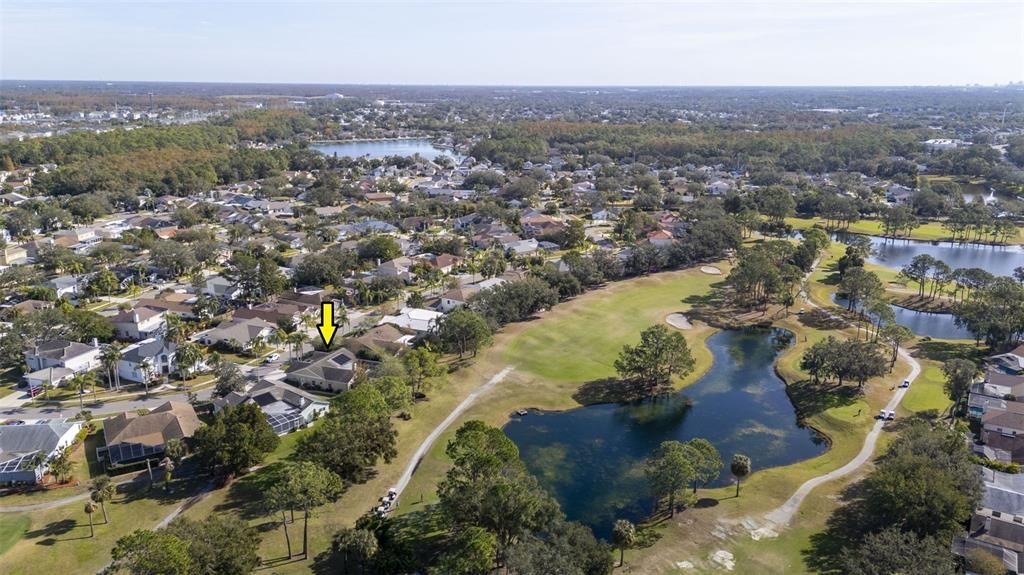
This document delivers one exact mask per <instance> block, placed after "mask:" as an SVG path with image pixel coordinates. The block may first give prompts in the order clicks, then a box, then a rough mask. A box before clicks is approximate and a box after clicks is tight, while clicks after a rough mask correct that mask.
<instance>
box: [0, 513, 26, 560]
mask: <svg viewBox="0 0 1024 575" xmlns="http://www.w3.org/2000/svg"><path fill="white" fill-rule="evenodd" d="M31 524H32V520H31V519H29V518H28V515H5V516H4V520H3V521H0V555H3V554H4V552H5V551H7V550H8V549H10V548H11V547H13V546H14V544H15V543H17V542H18V540H19V539H21V538H22V537H24V536H25V532H26V531H28V527H29V525H31Z"/></svg>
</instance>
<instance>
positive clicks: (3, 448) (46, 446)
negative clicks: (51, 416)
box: [0, 421, 82, 485]
mask: <svg viewBox="0 0 1024 575" xmlns="http://www.w3.org/2000/svg"><path fill="white" fill-rule="evenodd" d="M81 429H82V424H81V423H64V422H57V421H52V422H46V423H36V424H29V425H0V485H3V484H11V483H39V482H40V481H42V479H43V476H44V475H45V474H46V472H47V471H48V469H49V466H48V465H47V464H46V463H44V464H43V465H41V466H38V467H37V466H36V465H35V460H36V459H37V458H40V457H41V458H42V459H43V461H47V462H48V461H49V459H50V458H51V457H53V456H54V455H56V454H57V453H59V452H60V451H61V450H63V449H64V448H66V447H68V446H70V445H72V444H73V443H74V442H75V437H76V436H77V435H78V432H79V431H80V430H81Z"/></svg>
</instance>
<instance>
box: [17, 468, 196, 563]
mask: <svg viewBox="0 0 1024 575" xmlns="http://www.w3.org/2000/svg"><path fill="white" fill-rule="evenodd" d="M204 484H205V480H191V481H178V482H175V484H174V485H173V486H172V488H171V491H170V492H169V493H165V492H164V491H163V489H162V488H159V487H158V488H154V489H152V490H150V489H148V488H147V487H146V486H145V485H144V484H132V485H131V486H128V487H126V488H122V489H121V491H120V492H119V493H118V494H117V496H116V497H115V498H114V500H113V501H112V502H110V503H108V504H107V514H108V515H109V517H110V523H109V524H107V525H104V524H103V514H102V512H97V513H95V514H94V515H93V521H94V522H95V524H96V525H95V531H96V536H95V537H94V538H90V537H89V518H88V515H86V514H85V512H84V511H83V508H84V503H83V502H76V503H73V504H70V505H65V506H63V507H58V508H56V509H48V510H45V511H36V512H32V513H28V514H25V517H27V518H28V519H30V520H31V525H30V526H29V528H28V530H27V531H25V532H24V533H22V536H21V538H20V539H19V540H18V541H17V542H15V543H14V545H12V546H11V547H10V549H8V550H7V551H6V552H5V553H4V555H3V558H2V564H3V569H2V570H3V573H4V574H5V575H34V574H38V573H69V574H70V573H95V572H97V571H99V570H100V569H101V568H103V566H105V565H106V564H107V563H108V562H109V561H110V550H111V549H112V548H113V547H114V543H115V542H116V541H117V539H118V538H120V537H122V536H124V535H127V534H128V533H131V532H132V531H134V530H136V529H149V528H152V527H153V526H155V525H156V524H157V523H159V522H160V520H161V519H163V518H164V517H165V516H166V515H167V514H169V513H171V512H172V511H173V510H174V509H175V507H177V506H178V505H180V504H181V503H182V501H184V500H185V499H186V498H187V497H189V496H191V495H193V494H194V493H196V492H197V491H198V489H199V488H200V487H201V486H202V485H204ZM7 517H8V516H6V515H5V516H3V519H4V521H3V522H2V523H4V524H5V528H6V522H7ZM0 533H2V530H0ZM0 538H2V535H0Z"/></svg>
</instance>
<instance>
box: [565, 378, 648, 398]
mask: <svg viewBox="0 0 1024 575" xmlns="http://www.w3.org/2000/svg"><path fill="white" fill-rule="evenodd" d="M646 396H647V388H646V387H645V386H643V385H641V384H639V383H636V382H631V381H629V380H622V379H617V378H614V377H608V378H605V379H596V380H594V381H588V382H586V383H584V384H583V385H581V386H579V388H577V389H576V392H575V393H573V394H572V398H573V399H575V400H576V402H577V403H579V404H580V405H596V404H599V403H632V402H634V401H639V400H641V399H644V398H645V397H646Z"/></svg>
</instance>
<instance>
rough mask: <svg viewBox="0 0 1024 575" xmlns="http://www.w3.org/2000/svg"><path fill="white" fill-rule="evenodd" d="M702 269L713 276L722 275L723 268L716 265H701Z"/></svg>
mask: <svg viewBox="0 0 1024 575" xmlns="http://www.w3.org/2000/svg"><path fill="white" fill-rule="evenodd" d="M700 271H702V272H704V273H706V274H708V275H711V276H720V275H722V270H720V269H718V268H716V267H715V266H701V268H700Z"/></svg>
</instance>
